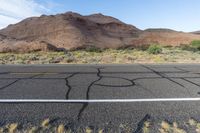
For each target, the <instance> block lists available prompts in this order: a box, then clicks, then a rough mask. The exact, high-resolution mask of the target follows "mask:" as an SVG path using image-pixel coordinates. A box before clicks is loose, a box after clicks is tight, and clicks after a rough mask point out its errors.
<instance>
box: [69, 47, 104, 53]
mask: <svg viewBox="0 0 200 133" xmlns="http://www.w3.org/2000/svg"><path fill="white" fill-rule="evenodd" d="M76 50H84V51H86V52H96V53H101V52H103V49H101V48H98V47H95V46H84V47H79V48H76V49H74V50H72V51H76Z"/></svg>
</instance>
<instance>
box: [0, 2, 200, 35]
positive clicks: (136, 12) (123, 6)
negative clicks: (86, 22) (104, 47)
mask: <svg viewBox="0 0 200 133" xmlns="http://www.w3.org/2000/svg"><path fill="white" fill-rule="evenodd" d="M0 3H1V4H0V20H1V21H0V28H3V27H5V26H7V25H8V24H10V23H16V22H19V21H20V20H22V19H24V18H26V17H31V16H40V15H41V14H57V13H64V12H67V11H73V12H77V13H80V14H83V15H88V14H93V13H102V14H105V15H110V16H113V17H116V18H118V19H120V20H122V21H123V22H126V23H128V24H132V25H135V26H136V27H138V28H140V29H146V28H170V29H174V30H178V31H186V32H190V31H196V30H200V10H199V7H200V0H0Z"/></svg>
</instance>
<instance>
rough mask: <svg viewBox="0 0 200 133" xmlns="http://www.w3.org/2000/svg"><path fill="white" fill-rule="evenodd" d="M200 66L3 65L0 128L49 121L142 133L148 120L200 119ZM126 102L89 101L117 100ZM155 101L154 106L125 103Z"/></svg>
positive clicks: (140, 103)
mask: <svg viewBox="0 0 200 133" xmlns="http://www.w3.org/2000/svg"><path fill="white" fill-rule="evenodd" d="M171 98H177V99H183V98H200V65H197V64H191V65H184V64H183V65H178V64H177V65H175V64H174V65H142V64H138V65H44V66H42V65H19V66H17V65H15V66H12V65H2V66H0V125H3V124H5V123H8V122H20V123H36V124H37V123H38V122H39V121H42V120H43V119H45V118H50V119H51V120H52V124H58V123H60V122H63V123H65V124H67V125H68V126H70V127H72V128H76V127H78V126H83V127H84V126H93V127H98V128H113V129H117V128H119V126H120V125H121V124H125V125H129V126H130V127H131V129H132V131H133V132H135V133H137V132H139V131H140V130H141V128H142V125H143V123H144V121H147V120H148V121H151V122H160V121H162V120H167V121H169V122H173V121H177V122H180V123H181V122H185V121H187V120H188V119H190V118H195V119H197V120H200V101H187V100H186V101H159V99H171ZM26 99H27V100H41V99H42V100H88V102H77V103H55V102H52V103H38V102H32V103H26V102H24V103H18V102H15V103H2V102H3V101H4V100H8V101H9V100H11V101H14V100H26ZM116 99H121V100H124V102H117V101H116V102H112V103H110V102H89V101H90V100H107V101H109V100H111V101H112V100H116ZM129 99H133V100H134V99H137V100H138V99H139V100H140V99H155V100H156V101H154V102H148V101H146V102H144V101H139V102H126V100H129Z"/></svg>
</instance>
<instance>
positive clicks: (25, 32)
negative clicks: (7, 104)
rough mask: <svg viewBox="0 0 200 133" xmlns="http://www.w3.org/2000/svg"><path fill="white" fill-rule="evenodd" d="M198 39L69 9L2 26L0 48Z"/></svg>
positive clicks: (116, 45) (169, 42)
mask: <svg viewBox="0 0 200 133" xmlns="http://www.w3.org/2000/svg"><path fill="white" fill-rule="evenodd" d="M198 39H199V40H200V35H198V34H193V33H184V32H177V31H173V30H168V29H147V30H144V31H143V30H140V29H138V28H136V27H135V26H132V25H128V24H125V23H123V22H121V21H120V20H118V19H116V18H113V17H110V16H104V15H102V14H93V15H89V16H82V15H80V14H77V13H73V12H67V13H64V14H57V15H50V16H46V15H42V16H40V17H32V18H27V19H25V20H23V21H21V22H19V23H17V24H14V25H9V26H8V27H7V28H5V29H2V30H0V52H31V51H52V50H53V51H55V50H57V51H60V50H71V49H81V48H85V47H88V46H93V47H98V48H121V47H137V46H141V45H149V44H152V43H156V44H161V45H173V46H177V45H181V44H189V43H190V42H191V41H192V40H198Z"/></svg>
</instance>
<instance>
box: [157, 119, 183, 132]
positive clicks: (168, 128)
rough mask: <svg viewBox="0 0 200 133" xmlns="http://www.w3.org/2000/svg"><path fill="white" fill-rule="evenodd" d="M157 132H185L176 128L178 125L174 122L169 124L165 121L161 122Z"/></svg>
mask: <svg viewBox="0 0 200 133" xmlns="http://www.w3.org/2000/svg"><path fill="white" fill-rule="evenodd" d="M159 131H160V133H186V131H185V130H183V129H181V128H179V127H178V124H177V123H176V122H173V124H170V123H168V122H166V121H162V123H161V128H160V129H159Z"/></svg>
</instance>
